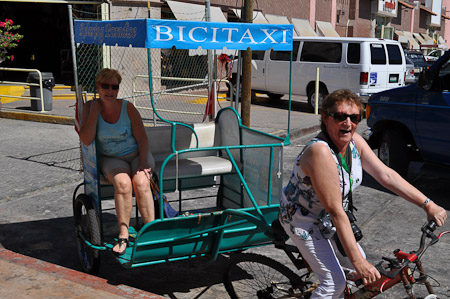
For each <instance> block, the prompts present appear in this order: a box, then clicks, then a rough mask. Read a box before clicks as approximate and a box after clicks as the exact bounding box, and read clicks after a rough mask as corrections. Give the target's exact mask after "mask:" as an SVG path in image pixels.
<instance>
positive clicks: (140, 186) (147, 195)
mask: <svg viewBox="0 0 450 299" xmlns="http://www.w3.org/2000/svg"><path fill="white" fill-rule="evenodd" d="M133 188H134V194H135V195H136V202H137V205H138V209H139V212H140V213H141V217H142V221H143V222H144V224H146V223H148V222H150V221H153V220H155V208H154V203H153V195H152V192H151V190H150V181H149V180H148V178H147V176H146V174H145V173H144V172H143V171H138V172H137V173H136V174H135V175H134V176H133Z"/></svg>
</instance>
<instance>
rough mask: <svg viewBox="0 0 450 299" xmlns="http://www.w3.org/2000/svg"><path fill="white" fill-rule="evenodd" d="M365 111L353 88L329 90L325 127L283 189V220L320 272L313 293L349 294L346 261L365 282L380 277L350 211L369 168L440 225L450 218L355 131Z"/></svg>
mask: <svg viewBox="0 0 450 299" xmlns="http://www.w3.org/2000/svg"><path fill="white" fill-rule="evenodd" d="M361 115H362V104H361V100H360V99H359V97H358V96H357V95H355V94H354V93H352V92H351V91H350V90H347V89H342V90H337V91H335V92H333V93H331V94H329V95H328V96H327V97H326V98H325V99H324V101H323V104H322V109H321V133H320V134H319V135H318V136H317V137H315V138H314V139H313V140H311V141H310V142H309V143H308V144H307V145H306V146H305V148H304V149H303V151H302V152H301V153H300V154H299V155H298V157H297V159H296V162H295V165H294V168H293V170H292V174H291V177H290V180H289V183H288V184H287V186H286V187H285V188H284V189H283V193H282V198H281V204H280V222H281V223H282V225H283V228H284V230H285V231H286V233H287V234H288V235H289V237H290V238H291V239H292V240H293V242H294V243H295V245H296V246H297V247H298V249H299V250H300V252H301V254H302V256H303V257H304V259H305V260H306V261H307V262H308V264H309V265H310V267H311V269H312V270H313V272H314V273H315V274H316V275H317V276H318V278H319V282H320V283H319V286H318V288H317V289H316V290H315V291H314V293H313V295H312V297H311V298H341V297H342V298H343V292H344V289H345V286H346V279H345V275H344V271H343V267H346V268H352V269H354V270H356V271H357V272H358V273H359V274H360V275H361V278H362V279H363V283H364V284H368V283H371V282H374V281H375V280H377V279H379V278H380V274H379V272H378V271H377V270H376V268H375V267H374V266H373V265H371V264H370V263H369V262H368V261H367V260H366V258H365V254H364V251H363V250H362V248H361V247H360V246H359V244H358V243H357V240H356V238H355V235H356V234H355V235H354V230H355V229H354V226H355V225H354V223H351V222H350V220H349V218H351V216H349V215H348V211H350V212H351V210H352V208H353V207H352V195H351V194H352V191H353V190H354V189H355V188H356V187H357V186H359V185H360V184H361V181H362V173H363V169H364V171H366V172H367V173H368V174H370V175H371V176H372V177H373V178H375V179H376V180H377V181H378V182H379V183H380V184H381V185H383V186H384V187H385V188H387V189H389V190H391V191H392V192H394V193H396V194H397V195H399V196H401V197H403V198H405V199H406V200H408V201H409V202H411V203H413V204H415V205H417V206H419V207H422V208H423V209H424V210H425V212H426V213H427V217H428V219H429V220H434V221H435V222H436V223H437V225H438V226H442V225H443V224H444V222H445V220H446V218H447V213H446V211H445V210H444V209H443V208H442V207H440V206H438V205H436V204H435V203H434V202H433V201H431V200H430V199H429V198H427V197H426V196H425V195H424V194H422V193H421V192H420V191H419V190H417V189H416V188H415V187H413V186H412V185H411V184H409V183H408V182H407V181H406V180H404V179H403V178H402V177H401V176H400V175H399V174H398V173H397V172H395V171H394V170H392V169H390V168H389V167H387V166H386V165H385V164H383V163H382V162H381V161H380V160H379V159H378V158H377V157H376V155H375V154H374V153H373V151H372V149H371V148H370V147H369V145H368V144H367V143H366V141H365V140H364V139H363V138H362V137H361V136H360V135H359V134H357V133H355V131H356V129H357V127H358V123H359V122H360V121H361ZM336 233H337V235H336ZM335 235H336V236H335ZM336 237H337V238H336ZM340 244H342V245H340ZM338 245H339V246H342V248H343V252H342V254H341V253H340V252H339V250H338ZM344 255H346V256H347V257H344Z"/></svg>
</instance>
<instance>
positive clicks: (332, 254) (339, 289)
mask: <svg viewBox="0 0 450 299" xmlns="http://www.w3.org/2000/svg"><path fill="white" fill-rule="evenodd" d="M282 226H283V228H284V230H285V231H286V233H287V234H288V235H289V237H290V238H291V240H292V241H293V242H294V244H295V246H297V248H298V250H299V251H300V252H301V254H302V256H303V258H304V259H305V260H306V261H307V262H308V264H309V266H310V267H311V269H312V271H313V272H314V274H316V276H317V277H318V278H319V286H318V287H317V288H316V290H315V291H314V293H313V294H312V296H311V299H315V298H328V299H329V298H344V290H345V286H346V280H345V274H344V270H343V269H342V267H345V268H349V269H353V265H352V264H351V263H350V260H349V259H348V258H347V257H344V256H342V254H341V253H340V252H339V250H337V247H336V244H335V242H334V241H333V240H327V239H320V240H317V239H315V238H309V239H308V240H304V239H302V238H301V237H300V236H298V235H296V234H294V233H292V232H291V229H290V224H288V223H286V224H283V223H282ZM358 247H359V250H360V251H361V253H362V255H363V256H364V258H365V257H366V255H365V253H364V251H363V249H362V248H361V246H359V244H358Z"/></svg>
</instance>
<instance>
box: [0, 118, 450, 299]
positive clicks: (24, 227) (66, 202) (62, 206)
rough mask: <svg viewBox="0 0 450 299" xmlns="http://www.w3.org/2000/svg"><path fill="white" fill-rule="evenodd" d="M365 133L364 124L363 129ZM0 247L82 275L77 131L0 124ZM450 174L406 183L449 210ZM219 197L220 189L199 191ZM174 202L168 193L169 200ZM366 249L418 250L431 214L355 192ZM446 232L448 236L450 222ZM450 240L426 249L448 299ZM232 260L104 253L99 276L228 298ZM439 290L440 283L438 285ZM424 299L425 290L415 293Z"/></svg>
mask: <svg viewBox="0 0 450 299" xmlns="http://www.w3.org/2000/svg"><path fill="white" fill-rule="evenodd" d="M361 126H362V127H361V129H360V130H362V129H363V127H364V124H362V125H361ZM0 132H1V135H0V136H1V138H2V142H1V143H0V165H1V167H0V175H1V178H2V180H1V182H0V187H1V190H2V192H1V193H0V243H1V245H2V246H3V247H5V248H7V249H9V250H11V251H14V252H17V253H20V254H24V255H27V256H31V257H34V258H37V259H41V260H44V261H47V262H51V263H54V264H57V265H61V266H64V267H68V268H71V269H75V270H81V267H80V265H79V263H78V258H77V255H76V250H75V248H76V247H75V238H74V233H73V219H72V194H73V191H74V189H75V187H76V186H77V185H78V184H79V183H80V182H82V174H81V173H80V172H79V169H80V162H79V147H78V138H77V135H76V133H75V131H74V129H73V127H71V126H65V125H55V124H45V123H35V122H26V121H17V120H8V119H1V118H0ZM310 137H311V136H302V137H299V138H296V139H294V140H292V144H291V145H290V146H287V147H286V148H285V152H284V179H285V180H286V179H287V178H288V175H289V173H290V170H291V167H292V163H293V161H294V159H295V157H296V155H297V154H298V153H299V151H300V150H301V148H302V146H303V145H304V144H305V142H306V141H307V140H308V139H309V138H310ZM447 173H448V170H447V169H439V168H436V167H428V166H427V167H424V166H422V165H421V164H418V163H415V164H413V165H412V166H411V169H410V176H409V177H408V179H409V180H410V181H411V182H413V183H414V184H415V185H416V186H417V187H418V188H419V189H421V190H422V191H423V192H424V193H425V194H427V195H428V196H429V197H431V198H432V199H433V200H434V201H435V202H437V203H439V204H441V205H443V206H444V207H445V208H446V209H447V211H449V210H450V200H449V196H448V194H449V191H450V184H449V183H448V182H449V179H450V176H449V175H448V174H447ZM206 191H207V192H215V190H214V189H209V190H203V191H201V192H206ZM169 196H170V194H169ZM354 201H355V205H356V207H358V211H357V212H356V216H357V218H358V225H359V226H360V228H361V229H362V230H363V233H364V238H363V240H362V241H361V244H362V245H363V247H364V248H365V250H366V253H367V255H368V259H369V260H370V261H371V262H373V263H376V262H378V261H380V260H381V256H390V255H391V253H392V251H393V250H394V249H396V248H401V249H402V250H404V251H410V250H415V249H417V247H418V244H419V243H418V242H419V237H420V234H419V230H420V227H421V226H422V224H423V223H424V222H425V221H426V219H425V213H424V212H423V211H422V210H421V209H420V208H417V207H415V206H412V205H411V204H409V203H407V202H406V201H405V200H402V199H400V198H399V197H397V196H395V195H393V194H391V193H389V192H386V191H385V190H383V189H382V188H381V187H380V186H379V185H377V184H376V183H375V182H373V180H372V179H371V178H370V177H367V176H365V178H364V182H363V185H362V186H361V187H360V188H359V189H358V190H356V191H355V195H354ZM444 229H446V230H450V221H449V222H448V223H447V224H446V225H445V227H444ZM252 251H255V252H259V253H262V254H264V255H268V256H271V257H273V258H275V259H277V260H279V261H281V262H283V263H285V264H287V265H288V264H289V263H288V262H287V258H286V257H284V256H283V254H282V252H280V251H278V250H276V249H274V248H273V247H272V246H266V247H263V248H258V249H254V250H252ZM449 254H450V236H449V235H446V236H444V237H443V239H442V241H441V242H439V243H438V244H436V245H435V246H433V247H431V248H430V249H428V251H427V252H426V254H425V256H424V258H423V263H424V267H425V269H426V270H428V271H429V274H430V275H431V276H432V277H433V278H434V279H436V280H437V281H439V283H440V286H439V287H435V291H436V292H437V293H438V295H439V297H440V298H448V297H450V278H449V277H450V276H449V274H448V272H449V268H450V264H449V262H448V257H449ZM226 265H227V257H226V256H221V257H219V259H218V260H217V261H213V262H211V261H208V260H206V259H203V258H198V259H193V260H188V261H180V262H172V263H167V264H160V265H154V266H148V267H141V268H136V269H132V270H126V269H124V268H122V267H121V266H120V265H119V264H118V263H116V261H115V260H114V259H113V258H112V257H111V256H109V255H108V254H104V255H103V256H102V265H101V269H100V273H99V276H100V277H102V278H104V279H107V280H108V281H109V282H110V283H111V284H115V285H116V284H119V285H120V284H123V285H129V286H132V287H135V288H139V289H142V290H145V291H149V292H152V293H156V294H159V295H163V296H165V297H167V298H225V297H226V292H225V290H224V287H223V284H222V276H223V273H224V270H225V268H226ZM433 285H437V283H433ZM415 290H416V291H417V293H418V295H419V296H423V294H424V288H423V286H417V287H416V288H415ZM383 296H384V298H405V297H406V296H405V293H404V290H403V289H402V287H401V286H398V287H394V288H393V289H390V290H388V291H387V292H386V293H385V294H384V295H383Z"/></svg>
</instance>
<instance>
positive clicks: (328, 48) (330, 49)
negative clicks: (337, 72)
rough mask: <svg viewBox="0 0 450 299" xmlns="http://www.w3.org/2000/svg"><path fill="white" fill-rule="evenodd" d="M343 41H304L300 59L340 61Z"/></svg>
mask: <svg viewBox="0 0 450 299" xmlns="http://www.w3.org/2000/svg"><path fill="white" fill-rule="evenodd" d="M341 57H342V43H324V42H304V43H303V47H302V54H301V57H300V61H310V62H331V63H339V62H341Z"/></svg>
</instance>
